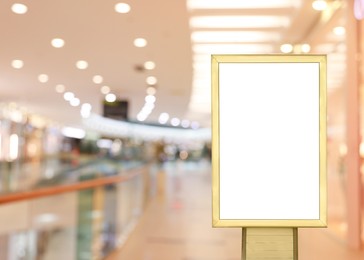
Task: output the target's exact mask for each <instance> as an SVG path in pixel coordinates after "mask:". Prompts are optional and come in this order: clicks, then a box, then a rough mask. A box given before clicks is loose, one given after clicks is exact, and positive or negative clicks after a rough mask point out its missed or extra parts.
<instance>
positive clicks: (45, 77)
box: [38, 74, 49, 83]
mask: <svg viewBox="0 0 364 260" xmlns="http://www.w3.org/2000/svg"><path fill="white" fill-rule="evenodd" d="M48 79H49V77H48V75H47V74H40V75H39V76H38V80H39V82H41V83H46V82H47V81H48Z"/></svg>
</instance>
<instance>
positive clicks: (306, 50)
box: [301, 43, 311, 53]
mask: <svg viewBox="0 0 364 260" xmlns="http://www.w3.org/2000/svg"><path fill="white" fill-rule="evenodd" d="M310 50H311V46H310V45H309V44H308V43H304V44H302V45H301V51H302V52H303V53H309V52H310Z"/></svg>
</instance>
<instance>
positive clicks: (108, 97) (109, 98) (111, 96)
mask: <svg viewBox="0 0 364 260" xmlns="http://www.w3.org/2000/svg"><path fill="white" fill-rule="evenodd" d="M105 100H106V101H107V102H114V101H115V100H116V96H115V94H112V93H109V94H107V95H106V96H105Z"/></svg>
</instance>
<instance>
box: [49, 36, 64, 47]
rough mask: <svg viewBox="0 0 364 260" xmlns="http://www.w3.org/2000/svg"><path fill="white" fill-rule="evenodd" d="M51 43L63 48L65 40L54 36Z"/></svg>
mask: <svg viewBox="0 0 364 260" xmlns="http://www.w3.org/2000/svg"><path fill="white" fill-rule="evenodd" d="M51 44H52V46H53V47H54V48H62V47H63V46H64V40H63V39H61V38H54V39H52V41H51Z"/></svg>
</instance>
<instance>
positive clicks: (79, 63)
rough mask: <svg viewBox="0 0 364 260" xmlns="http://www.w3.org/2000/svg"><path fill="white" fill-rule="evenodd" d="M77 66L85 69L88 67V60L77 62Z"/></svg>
mask: <svg viewBox="0 0 364 260" xmlns="http://www.w3.org/2000/svg"><path fill="white" fill-rule="evenodd" d="M76 67H77V68H78V69H80V70H85V69H87V67H88V63H87V61H84V60H79V61H77V62H76Z"/></svg>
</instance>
